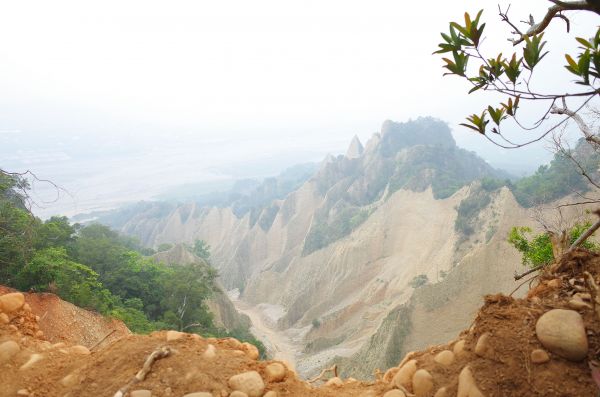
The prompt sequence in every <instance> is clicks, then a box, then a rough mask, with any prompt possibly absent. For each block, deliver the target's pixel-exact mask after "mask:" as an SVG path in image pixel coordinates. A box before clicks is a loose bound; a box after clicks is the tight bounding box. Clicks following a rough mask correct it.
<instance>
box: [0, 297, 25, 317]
mask: <svg viewBox="0 0 600 397" xmlns="http://www.w3.org/2000/svg"><path fill="white" fill-rule="evenodd" d="M24 304H25V295H23V294H22V293H20V292H12V293H10V294H4V295H2V296H0V311H3V312H5V313H12V312H14V311H17V310H19V309H20V308H22V307H23V305H24Z"/></svg>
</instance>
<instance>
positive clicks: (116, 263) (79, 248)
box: [0, 173, 264, 353]
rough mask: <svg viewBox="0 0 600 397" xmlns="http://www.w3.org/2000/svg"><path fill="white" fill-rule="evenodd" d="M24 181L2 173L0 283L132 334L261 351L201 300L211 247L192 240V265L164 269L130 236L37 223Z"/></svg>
mask: <svg viewBox="0 0 600 397" xmlns="http://www.w3.org/2000/svg"><path fill="white" fill-rule="evenodd" d="M23 183H24V181H23V180H20V179H19V177H15V176H11V175H7V174H4V173H0V231H1V233H0V282H1V283H2V284H5V285H8V286H10V287H13V288H16V289H19V290H21V291H35V292H53V293H56V294H57V295H59V296H60V297H61V298H63V299H65V300H67V301H69V302H71V303H73V304H75V305H77V306H80V307H83V308H86V309H89V310H95V311H97V312H100V313H102V314H104V315H107V316H111V317H115V318H118V319H120V320H122V321H124V322H125V323H126V324H127V326H128V327H129V328H130V329H131V330H132V331H134V332H137V333H148V332H151V331H154V330H159V329H178V330H186V331H188V332H198V333H202V334H203V335H211V336H234V337H237V338H238V339H241V340H248V341H250V342H252V343H254V344H255V345H257V346H258V347H259V349H260V350H261V353H264V347H263V346H262V345H261V344H260V342H258V341H256V340H255V339H254V338H253V337H252V335H251V334H250V333H249V331H248V330H247V329H241V330H234V331H231V332H227V331H225V330H224V329H219V328H217V327H216V326H215V325H214V323H213V316H212V314H211V313H210V312H209V310H208V308H207V306H206V303H205V302H206V300H207V299H208V298H209V297H210V296H211V294H212V293H213V290H214V288H215V285H214V281H215V278H216V277H217V272H216V270H215V269H214V268H212V267H211V266H210V264H209V263H208V258H209V255H210V254H209V252H208V249H209V247H208V246H207V245H206V244H203V243H200V242H197V243H196V247H195V248H196V251H197V253H198V254H201V255H202V257H203V258H202V259H200V258H199V259H198V261H197V262H196V263H192V264H187V265H172V266H169V265H165V264H163V263H156V262H155V261H154V260H153V259H151V258H148V257H144V255H142V252H147V249H144V248H143V247H142V246H141V245H140V244H139V242H137V241H136V240H135V239H133V238H129V237H124V236H121V235H119V234H118V233H117V232H115V231H113V230H111V229H110V228H108V227H106V226H103V225H100V224H91V225H89V226H80V225H78V224H75V225H71V224H70V223H69V221H68V219H67V218H66V217H52V218H50V219H48V220H46V221H41V220H40V219H39V218H37V217H35V216H33V215H32V214H31V213H30V212H29V211H28V210H27V209H26V208H25V206H24V205H23V200H22V199H23V197H19V192H18V191H17V189H16V187H17V186H18V185H19V184H23Z"/></svg>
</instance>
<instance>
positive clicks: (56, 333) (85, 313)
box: [0, 285, 131, 348]
mask: <svg viewBox="0 0 600 397" xmlns="http://www.w3.org/2000/svg"><path fill="white" fill-rule="evenodd" d="M8 292H14V290H13V289H11V288H7V287H5V286H2V285H0V295H2V294H6V293H8ZM24 295H25V302H26V303H28V304H29V306H30V307H31V311H32V313H33V314H35V315H37V316H38V317H39V318H40V319H39V324H38V325H39V329H40V330H42V331H43V332H44V336H45V339H46V340H48V341H50V342H52V343H57V342H65V343H68V344H72V345H83V346H86V347H88V348H91V347H93V346H94V345H96V344H97V343H98V342H100V341H101V340H102V339H103V338H105V337H106V339H104V340H103V341H102V342H101V345H99V346H97V347H102V346H105V345H108V344H110V343H111V342H114V341H115V340H117V339H120V338H122V337H123V336H127V335H129V334H130V333H131V332H130V331H129V329H127V327H126V326H125V324H123V322H122V321H119V320H115V319H112V318H108V317H104V316H102V315H101V314H98V313H95V312H92V311H89V310H84V309H82V308H80V307H77V306H75V305H73V304H71V303H69V302H66V301H64V300H62V299H60V298H59V297H58V296H56V295H54V294H49V293H25V294H24ZM107 335H108V337H107Z"/></svg>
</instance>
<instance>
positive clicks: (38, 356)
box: [19, 353, 44, 371]
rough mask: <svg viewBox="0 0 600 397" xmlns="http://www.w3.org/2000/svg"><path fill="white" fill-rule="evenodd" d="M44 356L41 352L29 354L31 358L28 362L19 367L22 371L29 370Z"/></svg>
mask: <svg viewBox="0 0 600 397" xmlns="http://www.w3.org/2000/svg"><path fill="white" fill-rule="evenodd" d="M42 358H44V356H42V355H41V354H38V353H33V354H32V355H31V356H29V360H27V362H26V363H25V364H23V365H21V366H20V367H19V369H20V370H21V371H25V370H28V369H29V368H31V367H33V366H34V365H35V363H37V362H38V361H40V360H41V359H42Z"/></svg>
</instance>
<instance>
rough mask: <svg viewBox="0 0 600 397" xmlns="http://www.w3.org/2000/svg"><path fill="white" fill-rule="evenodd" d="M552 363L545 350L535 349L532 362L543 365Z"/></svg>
mask: <svg viewBox="0 0 600 397" xmlns="http://www.w3.org/2000/svg"><path fill="white" fill-rule="evenodd" d="M548 361H550V356H549V355H548V353H547V352H546V350H543V349H535V350H534V351H532V352H531V362H532V363H534V364H543V363H547V362H548Z"/></svg>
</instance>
